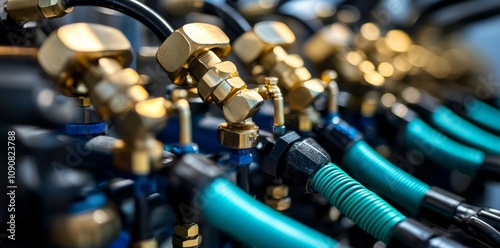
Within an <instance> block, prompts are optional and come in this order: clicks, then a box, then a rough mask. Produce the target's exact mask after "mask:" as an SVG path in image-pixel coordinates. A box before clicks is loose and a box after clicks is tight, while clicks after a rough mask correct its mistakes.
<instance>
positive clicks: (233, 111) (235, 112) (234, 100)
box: [222, 89, 264, 123]
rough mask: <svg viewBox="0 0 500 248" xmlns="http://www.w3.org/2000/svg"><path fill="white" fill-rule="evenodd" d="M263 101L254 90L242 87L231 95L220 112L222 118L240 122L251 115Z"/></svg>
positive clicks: (231, 121)
mask: <svg viewBox="0 0 500 248" xmlns="http://www.w3.org/2000/svg"><path fill="white" fill-rule="evenodd" d="M263 103H264V99H262V97H261V96H260V95H259V93H257V92H256V91H254V90H249V89H244V90H241V91H239V92H238V93H236V95H234V96H233V97H231V98H230V99H229V100H228V101H227V102H226V104H224V106H222V112H223V114H224V118H225V119H226V121H227V122H230V123H241V122H243V121H244V120H246V119H248V118H251V117H253V116H254V115H255V114H256V113H257V111H259V109H260V107H261V106H262V104H263Z"/></svg>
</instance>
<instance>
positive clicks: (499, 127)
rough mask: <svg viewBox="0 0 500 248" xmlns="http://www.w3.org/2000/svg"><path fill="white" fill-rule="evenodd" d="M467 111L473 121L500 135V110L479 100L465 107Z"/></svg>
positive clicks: (470, 102)
mask: <svg viewBox="0 0 500 248" xmlns="http://www.w3.org/2000/svg"><path fill="white" fill-rule="evenodd" d="M465 110H466V111H467V115H468V116H469V118H470V119H471V120H473V121H475V122H476V123H478V124H480V125H482V126H484V127H486V128H489V129H490V130H492V131H495V132H497V133H500V110H498V109H496V108H494V107H492V106H490V105H488V104H487V103H485V102H483V101H479V100H472V101H469V102H468V103H467V104H466V105H465Z"/></svg>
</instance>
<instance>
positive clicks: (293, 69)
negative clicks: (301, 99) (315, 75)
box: [270, 54, 311, 90]
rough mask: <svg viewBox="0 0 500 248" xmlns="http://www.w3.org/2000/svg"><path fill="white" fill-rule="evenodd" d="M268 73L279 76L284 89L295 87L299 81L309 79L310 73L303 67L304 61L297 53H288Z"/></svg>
mask: <svg viewBox="0 0 500 248" xmlns="http://www.w3.org/2000/svg"><path fill="white" fill-rule="evenodd" d="M270 75H271V76H275V77H277V78H279V80H280V85H281V86H282V87H283V88H284V89H285V90H290V89H292V88H294V87H297V86H298V85H299V84H300V83H302V82H304V81H306V80H309V79H311V73H310V72H309V70H307V69H306V68H305V67H304V61H303V60H302V58H301V57H300V56H299V55H297V54H289V55H287V56H286V57H284V58H283V60H281V61H277V62H276V64H275V65H274V66H273V67H272V69H271V70H270Z"/></svg>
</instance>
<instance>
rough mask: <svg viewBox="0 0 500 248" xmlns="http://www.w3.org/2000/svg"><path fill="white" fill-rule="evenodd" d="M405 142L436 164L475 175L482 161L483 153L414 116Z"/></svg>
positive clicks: (409, 124) (407, 130) (407, 128)
mask: <svg viewBox="0 0 500 248" xmlns="http://www.w3.org/2000/svg"><path fill="white" fill-rule="evenodd" d="M405 139H406V143H407V144H408V145H409V146H410V147H411V148H414V149H418V150H420V151H421V152H422V153H424V155H425V156H427V157H428V158H429V159H431V160H432V161H434V162H435V163H436V164H438V165H441V166H444V167H446V168H449V169H455V170H458V171H461V172H462V173H465V174H467V175H470V176H475V175H476V173H477V171H478V169H479V167H480V166H481V164H482V163H483V161H484V157H485V154H484V153H483V152H482V151H480V150H477V149H474V148H471V147H468V146H465V145H462V144H460V143H458V142H456V141H454V140H452V139H450V138H448V137H446V136H445V135H443V134H442V133H440V132H438V131H437V130H435V129H433V128H432V127H430V126H429V125H427V124H426V123H425V122H424V121H423V120H421V119H419V118H415V119H413V120H412V121H410V122H409V123H408V125H407V127H406V132H405Z"/></svg>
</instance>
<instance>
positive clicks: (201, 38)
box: [156, 23, 231, 85]
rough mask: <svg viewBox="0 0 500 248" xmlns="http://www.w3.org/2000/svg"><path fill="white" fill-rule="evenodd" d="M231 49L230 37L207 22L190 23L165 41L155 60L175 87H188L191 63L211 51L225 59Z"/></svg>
mask: <svg viewBox="0 0 500 248" xmlns="http://www.w3.org/2000/svg"><path fill="white" fill-rule="evenodd" d="M230 50H231V47H230V45H229V38H228V37H227V36H226V34H225V33H224V32H223V31H222V30H221V29H220V28H218V27H217V26H214V25H211V24H206V23H190V24H187V25H184V26H182V27H181V28H179V29H177V30H176V31H175V32H174V33H173V34H172V35H170V36H169V37H168V38H167V39H166V40H165V42H163V44H162V45H161V46H160V48H159V49H158V52H157V53H156V59H157V60H158V62H159V63H160V65H161V66H162V67H163V69H165V70H166V71H167V73H168V75H169V77H170V78H171V79H172V82H173V83H174V84H176V85H185V84H187V81H186V77H187V76H188V72H189V71H190V69H189V67H190V64H191V62H193V60H195V59H196V58H197V57H198V56H200V55H201V54H203V53H205V52H207V51H212V52H214V53H215V55H217V57H225V56H226V55H228V54H229V52H230Z"/></svg>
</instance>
